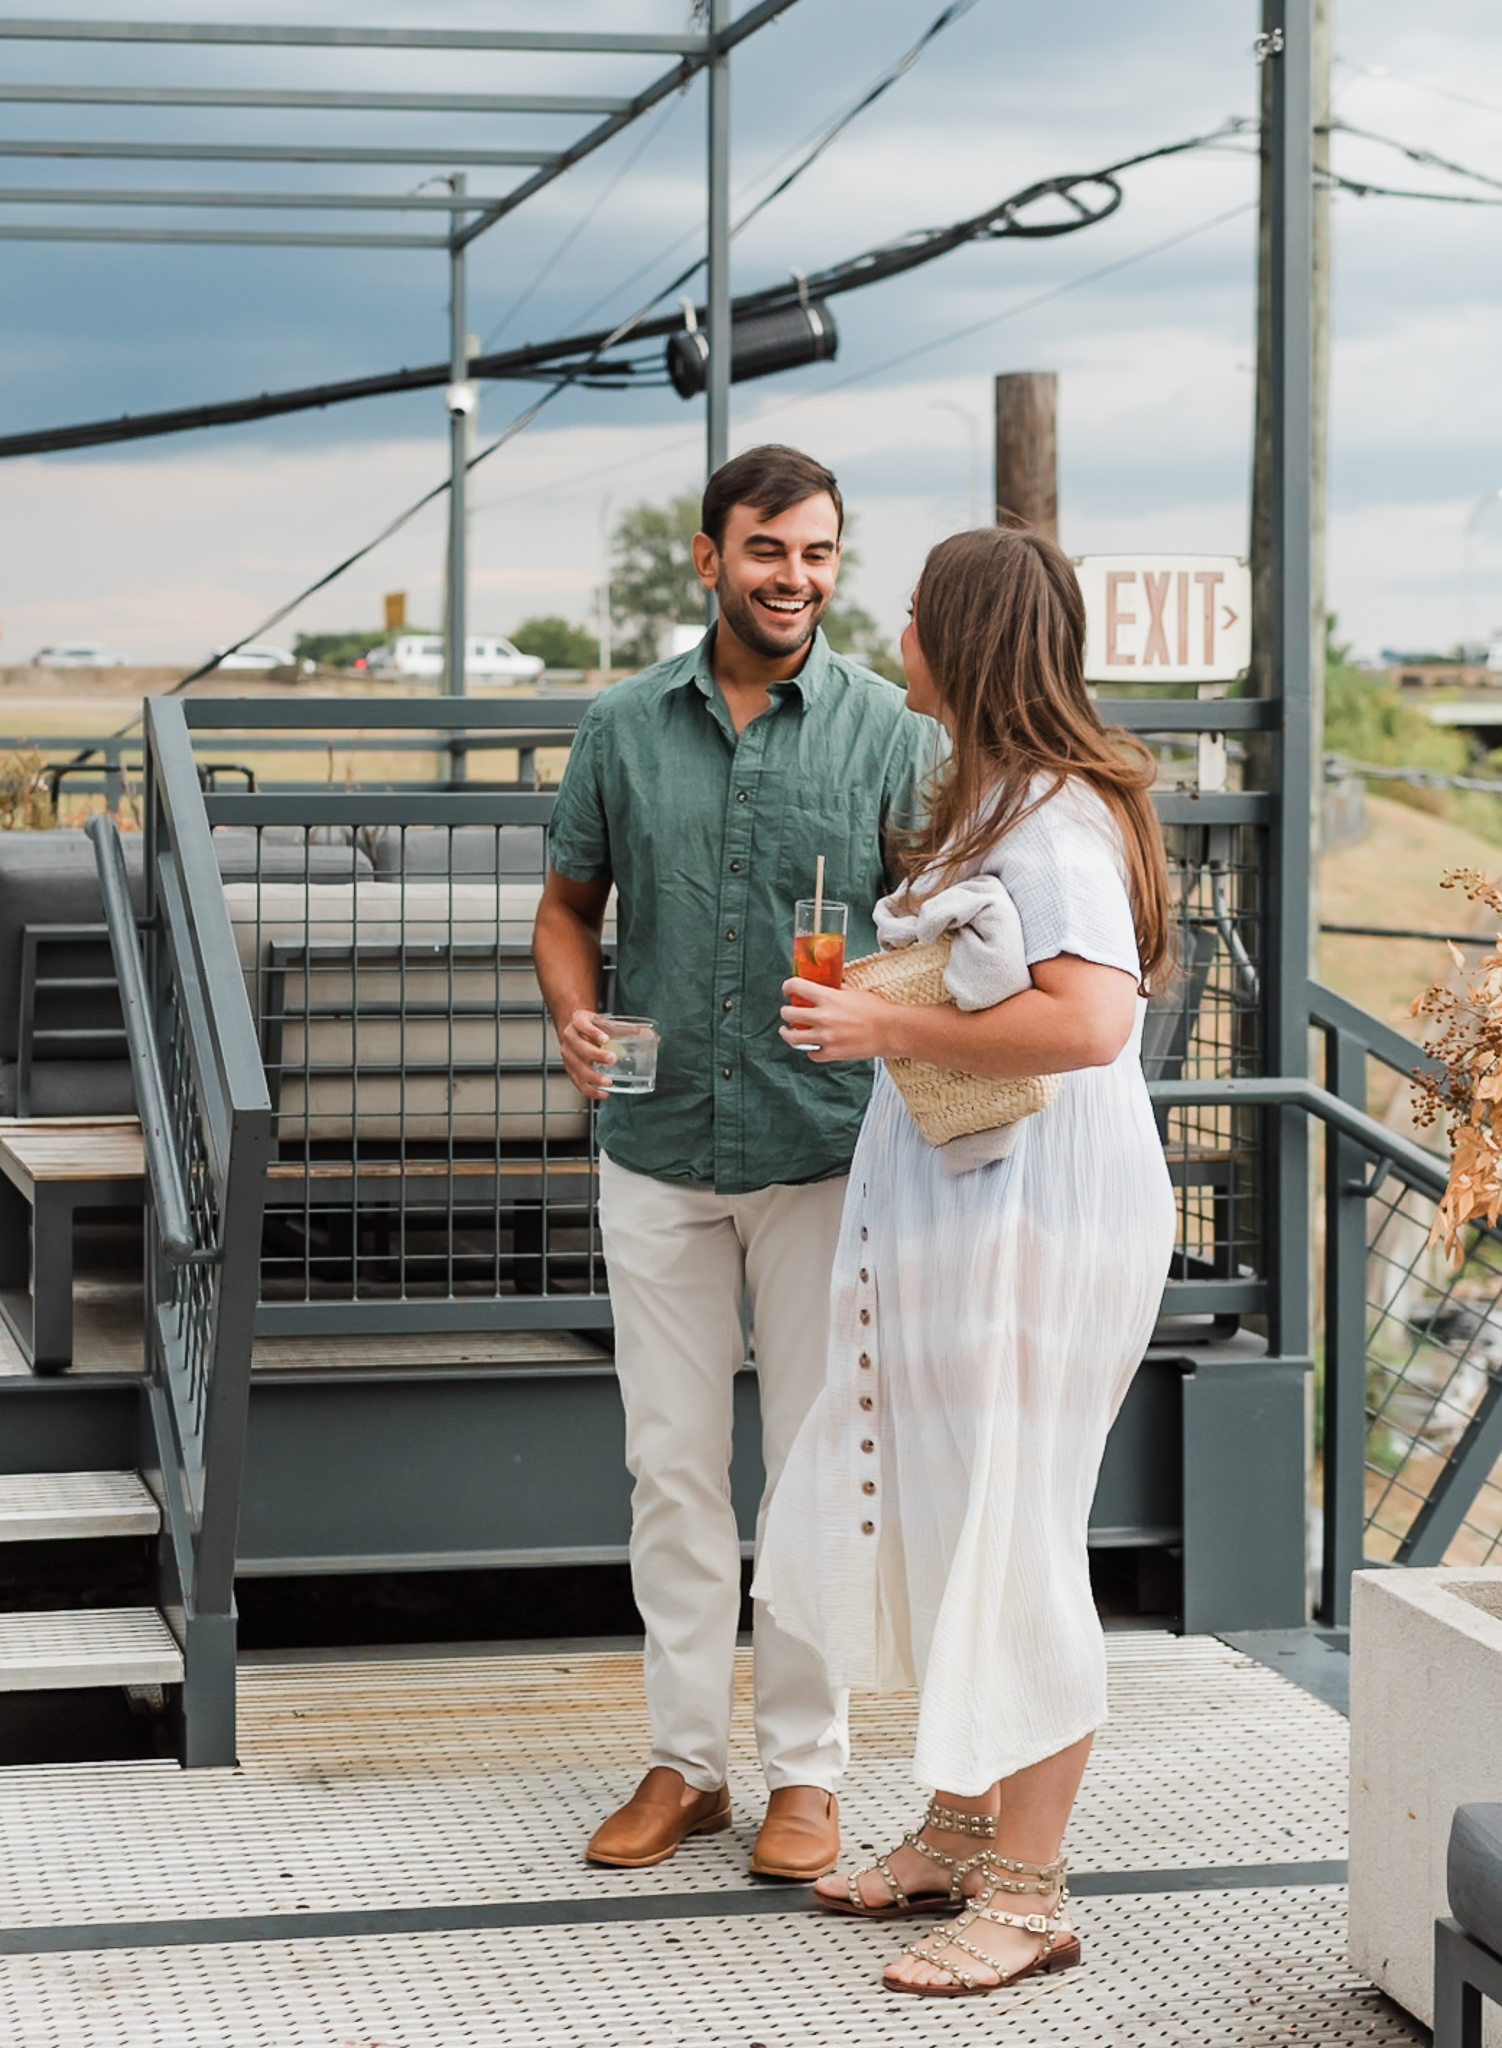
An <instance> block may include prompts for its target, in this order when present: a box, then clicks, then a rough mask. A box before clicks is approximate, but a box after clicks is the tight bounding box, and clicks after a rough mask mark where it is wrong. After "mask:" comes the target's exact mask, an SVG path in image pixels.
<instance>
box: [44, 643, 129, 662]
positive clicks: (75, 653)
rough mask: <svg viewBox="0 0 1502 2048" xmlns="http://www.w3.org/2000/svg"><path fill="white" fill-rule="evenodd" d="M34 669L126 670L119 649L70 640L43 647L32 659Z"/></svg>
mask: <svg viewBox="0 0 1502 2048" xmlns="http://www.w3.org/2000/svg"><path fill="white" fill-rule="evenodd" d="M31 665H32V667H33V668H124V667H125V656H124V655H123V654H122V653H121V652H120V650H119V649H118V648H117V647H101V646H100V645H99V644H98V643H97V642H95V641H92V640H69V641H67V642H66V643H60V644H59V645H58V646H56V647H43V648H41V649H39V651H38V652H37V653H35V654H34V655H33V656H32V657H31Z"/></svg>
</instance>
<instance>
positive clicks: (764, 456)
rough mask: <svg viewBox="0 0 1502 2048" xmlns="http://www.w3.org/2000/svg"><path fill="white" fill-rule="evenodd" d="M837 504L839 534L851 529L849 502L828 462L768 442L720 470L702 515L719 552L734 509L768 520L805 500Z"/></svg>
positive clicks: (702, 523) (702, 527)
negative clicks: (847, 522) (847, 526)
mask: <svg viewBox="0 0 1502 2048" xmlns="http://www.w3.org/2000/svg"><path fill="white" fill-rule="evenodd" d="M818 497H829V498H832V499H833V500H834V512H835V519H836V521H837V522H838V525H837V527H836V531H837V532H843V531H844V526H845V501H844V499H843V498H842V497H841V496H840V487H839V485H838V484H837V483H836V482H835V480H834V477H833V476H832V475H831V473H830V472H829V471H828V470H827V469H826V468H825V467H824V465H823V463H822V462H815V461H814V458H813V457H812V456H811V455H805V454H804V453H803V451H802V449H801V448H785V447H784V446H783V445H782V443H781V442H780V441H768V442H766V443H764V444H763V446H762V447H760V448H748V449H747V450H746V452H745V454H744V455H734V456H732V457H731V459H730V460H729V462H726V463H724V464H722V465H721V467H720V468H719V469H717V470H716V471H715V473H714V475H713V476H712V477H711V478H710V479H709V483H708V485H707V486H706V488H705V492H704V503H703V506H702V507H701V509H700V512H699V526H700V530H701V531H702V532H704V533H707V534H708V535H709V538H710V539H711V540H712V541H713V542H714V544H715V546H716V547H717V548H722V547H723V546H724V545H725V523H726V521H727V520H728V519H729V517H730V508H731V506H732V505H749V506H750V507H751V509H752V511H753V512H757V513H759V514H760V515H761V517H762V518H763V519H775V518H776V517H777V515H778V513H779V512H786V511H788V510H789V509H790V507H792V506H794V505H801V504H802V503H803V501H804V499H805V498H818Z"/></svg>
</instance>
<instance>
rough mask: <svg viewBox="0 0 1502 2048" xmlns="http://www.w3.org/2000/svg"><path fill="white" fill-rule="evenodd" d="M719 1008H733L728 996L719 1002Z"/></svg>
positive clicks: (733, 1005)
mask: <svg viewBox="0 0 1502 2048" xmlns="http://www.w3.org/2000/svg"><path fill="white" fill-rule="evenodd" d="M720 1008H721V1009H722V1010H733V1009H734V1008H735V1004H734V1003H733V1002H732V1001H731V1000H730V998H729V996H726V998H725V1000H724V1002H723V1003H721V1005H720Z"/></svg>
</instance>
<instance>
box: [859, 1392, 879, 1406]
mask: <svg viewBox="0 0 1502 2048" xmlns="http://www.w3.org/2000/svg"><path fill="white" fill-rule="evenodd" d="M861 1406H862V1408H866V1409H871V1408H874V1407H875V1406H876V1403H875V1402H874V1401H873V1400H872V1399H871V1396H870V1395H869V1394H862V1395H861Z"/></svg>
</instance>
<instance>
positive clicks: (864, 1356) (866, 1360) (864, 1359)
mask: <svg viewBox="0 0 1502 2048" xmlns="http://www.w3.org/2000/svg"><path fill="white" fill-rule="evenodd" d="M861 1364H862V1366H863V1367H864V1368H865V1370H866V1371H867V1372H869V1371H870V1370H871V1354H870V1352H869V1351H863V1352H862V1353H861Z"/></svg>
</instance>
